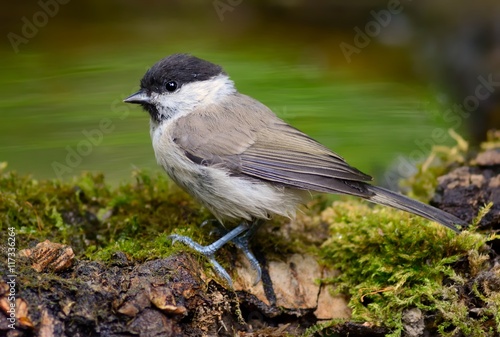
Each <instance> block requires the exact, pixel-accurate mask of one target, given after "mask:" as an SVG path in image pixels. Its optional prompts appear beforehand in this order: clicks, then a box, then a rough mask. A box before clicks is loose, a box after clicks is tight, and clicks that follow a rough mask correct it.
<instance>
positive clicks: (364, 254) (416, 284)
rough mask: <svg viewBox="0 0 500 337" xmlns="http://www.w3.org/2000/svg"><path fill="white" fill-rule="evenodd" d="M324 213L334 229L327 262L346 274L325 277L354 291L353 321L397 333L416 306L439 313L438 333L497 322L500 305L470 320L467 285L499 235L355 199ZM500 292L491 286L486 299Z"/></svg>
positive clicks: (327, 244) (325, 253) (344, 289)
mask: <svg viewBox="0 0 500 337" xmlns="http://www.w3.org/2000/svg"><path fill="white" fill-rule="evenodd" d="M322 218H323V221H326V222H328V223H330V224H331V234H332V236H331V238H330V239H329V240H328V241H327V242H325V244H324V245H323V247H322V249H321V256H322V259H323V262H324V263H326V264H327V265H329V266H331V267H332V268H335V269H339V270H340V271H341V272H342V273H341V274H340V276H339V277H337V278H335V279H330V280H324V282H330V283H333V284H335V285H336V286H337V291H338V292H340V293H345V294H349V295H350V296H351V299H350V302H349V306H350V307H351V308H352V319H353V320H354V321H358V322H370V323H372V324H376V325H381V326H385V327H388V328H390V329H391V331H392V333H391V334H390V336H399V335H400V334H401V332H402V331H403V321H402V316H403V312H404V310H405V309H409V308H412V307H417V308H419V309H421V310H422V311H424V312H427V313H432V314H434V315H437V316H438V318H437V322H438V329H439V330H440V331H442V332H444V331H449V329H450V328H453V329H459V330H460V331H462V332H463V333H465V335H470V336H472V335H477V334H472V335H471V334H470V333H468V332H467V331H469V330H470V329H472V327H474V326H475V327H476V328H475V329H476V330H477V331H479V330H480V329H481V328H484V327H485V325H484V324H483V323H484V322H486V321H487V322H489V323H491V321H492V320H494V319H496V318H495V317H497V315H496V311H497V310H498V302H496V304H491V306H492V307H491V308H490V309H488V310H484V311H483V312H481V313H479V314H478V315H477V317H472V316H471V315H469V310H468V308H469V307H468V305H469V304H470V303H469V302H468V301H471V299H468V300H464V298H463V297H462V296H463V289H464V287H465V284H466V282H469V281H470V280H471V279H473V278H474V277H476V276H477V275H478V274H479V273H480V271H482V270H487V269H488V267H489V263H488V262H489V261H488V259H489V257H488V255H487V246H486V243H487V242H489V241H491V240H493V239H494V238H497V236H495V235H481V234H479V233H475V232H474V229H472V230H469V231H464V232H462V233H461V234H460V235H456V234H455V233H454V232H452V231H450V230H449V229H447V228H445V227H443V226H439V225H437V224H433V223H431V222H429V221H427V220H425V219H422V218H419V217H415V216H411V215H407V214H406V213H402V212H399V211H396V210H393V209H390V208H388V207H380V206H375V207H373V208H372V207H369V206H368V205H366V204H360V203H359V202H357V201H344V202H335V203H334V204H333V206H332V207H331V208H328V209H326V210H325V211H324V212H323V214H322ZM499 276H500V274H499ZM499 294H500V293H498V292H493V291H492V292H490V293H489V294H488V295H484V296H486V297H487V298H484V299H483V301H484V302H488V303H490V302H491V303H493V302H495V301H496V300H497V299H498V295H499ZM464 310H465V311H464ZM476 330H475V331H476ZM494 331H496V332H500V327H497V328H496V329H495V330H494ZM451 335H452V334H450V336H451ZM485 336H486V335H485Z"/></svg>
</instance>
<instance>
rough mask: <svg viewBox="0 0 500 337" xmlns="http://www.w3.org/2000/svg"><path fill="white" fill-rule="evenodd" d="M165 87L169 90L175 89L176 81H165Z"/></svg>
mask: <svg viewBox="0 0 500 337" xmlns="http://www.w3.org/2000/svg"><path fill="white" fill-rule="evenodd" d="M165 88H166V89H167V91H170V92H172V91H175V89H177V82H175V81H169V82H167V84H165Z"/></svg>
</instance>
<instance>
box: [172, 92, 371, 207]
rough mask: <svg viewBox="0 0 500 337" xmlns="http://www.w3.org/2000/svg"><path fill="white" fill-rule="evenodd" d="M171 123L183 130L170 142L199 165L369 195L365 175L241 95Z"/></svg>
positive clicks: (301, 186) (302, 186)
mask: <svg viewBox="0 0 500 337" xmlns="http://www.w3.org/2000/svg"><path fill="white" fill-rule="evenodd" d="M235 98H236V99H235ZM221 106H223V107H224V108H220V107H221ZM250 109H251V110H250ZM222 119H226V122H221V120H222ZM227 119H230V120H231V122H232V123H231V125H232V127H230V128H228V127H226V126H227V125H228V123H227ZM177 123H178V124H179V125H178V126H177V127H176V130H183V134H182V135H181V134H178V135H177V136H176V137H175V138H176V143H177V144H178V145H179V146H180V147H181V148H182V149H183V150H184V152H185V154H186V156H187V157H188V158H189V159H191V160H192V161H193V162H195V163H198V164H200V165H207V166H215V165H217V166H219V167H221V168H224V169H226V170H228V171H229V172H230V174H233V175H242V176H248V177H252V178H257V179H261V180H266V181H270V182H273V183H276V184H280V185H283V186H286V187H291V188H298V189H304V190H312V191H319V192H327V193H342V194H351V195H357V196H361V197H369V196H371V195H372V193H371V192H369V191H368V190H367V189H366V188H365V184H364V183H362V182H364V181H369V180H371V179H372V178H371V177H370V176H368V175H366V174H364V173H362V172H360V171H359V170H357V169H355V168H353V167H351V166H350V165H349V164H347V163H346V162H345V160H344V159H343V158H342V157H340V156H339V155H337V154H335V153H334V152H332V151H331V150H329V149H328V148H326V147H325V146H323V145H321V144H320V143H318V142H316V141H315V140H313V139H312V138H310V137H309V136H307V135H306V134H304V133H302V132H301V131H299V130H297V129H295V128H293V127H291V126H290V125H288V124H287V123H285V122H284V121H282V120H281V119H279V118H278V117H276V116H275V115H274V113H272V112H271V111H270V110H269V109H268V108H267V107H265V106H264V105H262V104H260V103H259V102H257V101H255V100H253V99H251V98H249V97H247V96H244V95H235V97H234V98H233V99H231V100H230V101H229V102H226V104H223V105H218V106H212V107H209V108H208V109H204V110H203V111H195V112H193V113H191V114H189V115H187V116H186V117H183V118H181V119H179V120H178V121H177Z"/></svg>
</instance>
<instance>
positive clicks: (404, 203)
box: [366, 184, 467, 232]
mask: <svg viewBox="0 0 500 337" xmlns="http://www.w3.org/2000/svg"><path fill="white" fill-rule="evenodd" d="M366 187H367V189H368V190H369V191H370V192H372V193H374V195H373V196H370V197H368V198H367V200H369V201H371V202H373V203H376V204H380V205H385V206H391V207H394V208H397V209H400V210H402V211H406V212H409V213H413V214H416V215H419V216H421V217H424V218H426V219H429V220H432V221H436V222H438V223H440V224H442V225H444V226H446V227H448V228H450V229H452V230H454V231H455V232H459V230H458V229H457V227H456V225H460V226H466V225H467V223H466V222H465V221H463V220H461V219H459V218H457V217H456V216H454V215H451V214H450V213H446V212H445V211H442V210H440V209H437V208H435V207H432V206H430V205H426V204H424V203H421V202H420V201H416V200H413V199H410V198H408V197H405V196H404V195H402V194H399V193H396V192H393V191H390V190H387V189H385V188H382V187H377V186H373V185H368V184H367V185H366Z"/></svg>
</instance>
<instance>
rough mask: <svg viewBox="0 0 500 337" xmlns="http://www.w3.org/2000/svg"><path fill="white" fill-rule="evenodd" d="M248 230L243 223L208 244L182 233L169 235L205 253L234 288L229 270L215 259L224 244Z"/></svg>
mask: <svg viewBox="0 0 500 337" xmlns="http://www.w3.org/2000/svg"><path fill="white" fill-rule="evenodd" d="M247 230H248V225H247V224H246V223H242V224H241V225H239V226H238V227H236V228H234V229H233V230H231V231H230V232H228V233H227V234H225V235H224V236H223V237H221V238H220V239H219V240H217V241H215V242H214V243H212V244H210V245H208V246H202V245H200V244H199V243H197V242H195V241H193V239H191V238H189V237H187V236H182V235H177V234H172V235H170V236H169V238H170V239H172V243H175V242H176V241H180V242H182V243H184V244H185V245H186V246H188V247H190V248H191V249H193V250H195V251H196V252H198V253H200V254H202V255H205V256H206V257H207V258H208V260H209V261H210V263H211V264H212V266H213V267H214V269H215V272H216V273H217V274H218V275H219V276H220V277H222V278H223V279H224V280H226V282H227V284H228V285H229V286H230V287H231V288H232V287H233V281H232V280H231V277H230V276H229V274H228V272H227V271H226V270H225V269H224V267H222V266H221V265H220V263H219V262H217V260H216V259H215V256H214V254H215V252H216V251H218V250H219V249H220V248H221V247H222V246H224V245H225V244H226V243H228V242H229V241H231V240H233V239H234V238H235V237H237V236H238V235H240V234H241V233H243V232H245V231H247Z"/></svg>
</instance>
